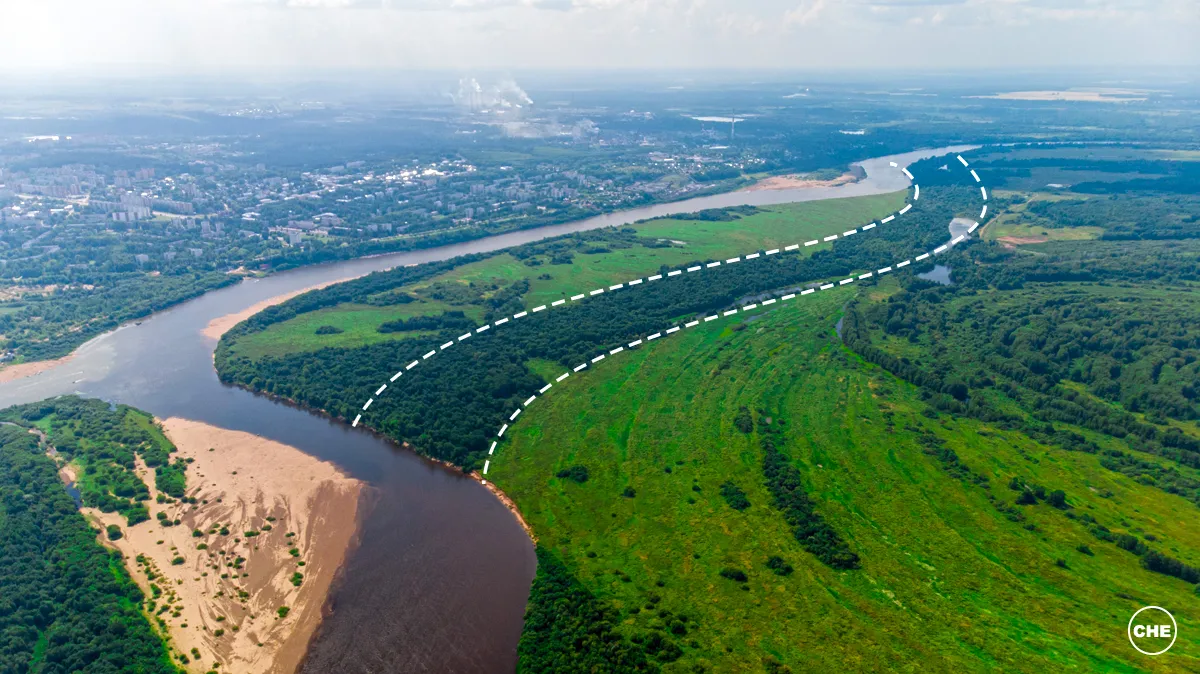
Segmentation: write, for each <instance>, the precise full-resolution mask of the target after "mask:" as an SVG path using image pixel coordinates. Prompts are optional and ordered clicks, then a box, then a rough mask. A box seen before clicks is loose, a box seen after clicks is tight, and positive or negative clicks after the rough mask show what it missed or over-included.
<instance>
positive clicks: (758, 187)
mask: <svg viewBox="0 0 1200 674" xmlns="http://www.w3.org/2000/svg"><path fill="white" fill-rule="evenodd" d="M855 180H857V178H856V177H855V176H854V174H853V173H843V174H842V175H840V176H838V177H836V178H834V179H833V180H813V179H811V178H805V177H804V176H803V175H787V176H771V177H770V178H763V179H762V180H760V181H758V182H756V183H754V184H753V185H750V186H749V187H743V188H742V189H741V190H739V191H740V192H760V191H763V190H802V189H808V188H811V187H837V186H838V185H845V184H846V183H852V182H854V181H855Z"/></svg>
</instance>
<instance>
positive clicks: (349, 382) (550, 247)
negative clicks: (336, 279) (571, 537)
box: [216, 190, 970, 493]
mask: <svg viewBox="0 0 1200 674" xmlns="http://www.w3.org/2000/svg"><path fill="white" fill-rule="evenodd" d="M945 193H946V194H947V195H949V196H950V197H952V198H962V199H969V198H970V193H969V192H968V191H963V193H962V194H958V193H956V192H954V191H952V190H947V191H946V192H945ZM840 201H842V203H846V202H845V201H844V200H840ZM918 203H919V204H922V205H921V206H919V207H917V208H914V209H913V210H912V211H911V212H910V213H909V214H907V215H906V216H905V224H906V226H905V227H899V226H897V227H892V228H881V231H885V232H891V234H890V235H889V236H893V237H898V240H899V241H902V242H903V243H902V244H900V245H905V246H913V247H917V248H920V247H925V248H931V247H932V246H933V245H936V244H937V243H940V242H941V241H942V240H944V238H945V226H946V225H945V223H946V222H947V221H948V220H949V218H950V217H952V215H953V214H954V211H953V210H950V208H949V206H948V205H947V203H946V200H945V199H943V200H942V201H941V202H938V201H937V200H933V199H931V200H925V199H923V200H921V201H920V202H918ZM939 203H940V205H939ZM863 204H865V205H866V207H869V208H871V209H877V208H878V207H879V205H887V206H888V207H889V208H894V207H895V206H896V205H898V201H897V198H896V197H895V196H892V197H888V198H887V199H886V200H884V201H880V200H879V198H871V199H867V200H864V202H863ZM872 204H875V205H874V206H872ZM807 205H808V204H803V205H802V206H807ZM881 212H884V211H881V210H875V211H874V215H876V216H878V215H880V214H881ZM757 217H759V215H751V216H748V217H746V218H744V219H742V220H741V221H739V222H735V223H733V224H735V225H741V226H742V228H743V230H744V231H743V233H742V234H740V235H739V236H740V237H741V238H745V237H746V236H748V235H749V234H747V233H746V232H749V233H753V229H752V227H751V225H752V224H753V222H752V219H753V218H757ZM842 218H843V219H842V220H840V221H838V220H834V219H832V218H831V219H830V220H828V221H822V222H821V223H820V224H819V225H818V226H811V225H808V224H806V223H805V222H803V221H802V222H793V223H792V231H793V233H794V236H795V239H786V240H801V241H802V240H804V239H805V238H810V237H815V236H819V235H820V233H821V232H828V231H845V229H847V228H849V227H851V226H853V225H855V224H861V223H862V222H863V220H865V218H862V219H860V217H859V215H858V214H851V215H843V216H842ZM852 218H853V219H852ZM665 222H668V221H653V222H652V223H651V224H653V225H662V223H665ZM700 222H701V223H702V224H703V225H706V226H707V225H710V226H729V224H730V223H728V222H721V221H700ZM639 231H640V230H635V231H632V232H631V231H627V230H626V229H622V230H615V231H608V232H594V233H589V234H588V236H586V237H583V236H571V237H566V238H564V239H560V240H553V241H547V242H540V243H538V244H534V245H533V246H531V247H528V248H524V249H520V250H518V251H516V252H514V253H513V255H515V256H518V257H520V256H525V257H528V258H529V259H535V258H537V257H538V256H542V257H545V258H546V259H549V257H550V256H552V255H555V254H557V252H558V250H559V248H560V247H569V248H577V247H579V246H590V245H592V244H594V243H595V242H597V241H601V240H604V241H607V245H609V246H611V250H612V251H613V252H612V253H608V254H597V255H598V256H599V255H604V256H606V258H607V259H610V260H619V259H620V256H619V254H620V253H622V252H623V251H634V252H636V251H637V250H638V249H639V248H643V249H644V248H646V246H645V245H644V242H643V243H637V240H638V239H639V238H644V237H640V235H639V234H638V232H639ZM599 237H604V238H603V239H602V238H599ZM843 241H844V243H845V245H844V246H838V247H836V248H834V249H832V250H831V249H829V248H826V247H820V246H813V247H810V248H805V249H803V252H800V253H789V254H786V255H782V254H781V255H773V256H771V257H767V258H763V259H760V260H758V261H755V262H754V263H753V264H738V265H723V266H721V267H717V268H714V269H711V270H706V271H705V273H703V274H685V275H682V276H678V277H674V278H671V279H669V280H667V279H664V280H663V281H661V282H656V283H650V284H645V285H643V286H640V287H637V288H636V290H632V289H631V290H629V292H624V291H622V292H613V293H605V294H603V295H598V296H595V297H591V298H589V299H588V301H586V302H576V303H572V304H568V305H567V306H561V307H558V308H555V309H554V310H552V311H546V312H544V313H540V314H538V316H537V317H536V318H534V319H532V320H517V321H511V322H510V323H509V324H508V325H504V326H503V328H502V329H497V330H494V331H491V332H489V333H486V334H483V335H480V336H478V337H476V338H473V339H470V340H466V341H462V342H460V343H458V344H456V346H455V348H453V349H448V350H446V351H444V352H441V353H439V354H438V357H437V358H432V359H429V360H428V361H426V362H423V363H422V366H421V367H419V368H415V369H412V370H411V371H409V372H407V373H406V375H405V385H404V386H400V387H392V388H391V389H389V391H388V395H385V396H381V397H380V398H379V400H377V401H376V402H375V403H374V406H373V407H372V414H371V417H372V419H373V420H372V421H371V424H372V426H373V427H375V428H377V429H379V430H381V431H383V432H385V433H387V434H388V435H390V436H392V437H393V438H396V439H397V440H402V441H404V442H408V443H410V444H411V445H413V446H415V447H416V448H417V449H418V451H421V452H423V453H425V454H428V455H430V456H433V457H436V458H440V459H445V460H449V461H452V462H454V463H457V464H459V465H462V466H466V467H468V468H479V467H481V466H482V464H483V461H484V458H485V456H486V451H487V448H488V446H489V445H490V442H491V438H492V436H493V434H494V433H495V429H496V428H498V427H499V425H500V422H501V420H502V419H503V418H505V417H507V416H508V415H509V414H511V413H512V409H513V408H514V407H516V406H517V405H518V404H520V402H521V401H523V400H525V399H527V398H528V397H529V395H530V394H532V393H534V392H536V391H537V390H538V389H540V388H542V387H543V386H544V385H545V384H546V377H550V376H555V375H552V374H550V372H552V370H548V369H547V368H546V364H547V363H553V364H556V367H557V368H563V367H572V366H574V365H576V364H578V363H579V362H580V361H581V360H583V359H585V358H591V357H593V356H594V355H596V353H597V352H598V351H599V350H601V349H605V350H607V349H611V348H612V346H613V345H615V344H620V343H626V342H628V341H630V340H632V339H637V338H642V337H645V336H646V335H648V334H650V333H651V332H653V331H655V330H661V329H663V328H664V327H665V326H666V325H669V323H670V322H672V321H675V320H677V319H679V318H682V317H685V316H690V315H696V314H699V313H700V312H711V311H715V310H718V309H722V308H726V307H728V306H729V305H730V304H731V303H732V302H734V301H736V300H737V299H738V298H740V297H745V296H748V295H753V294H755V293H759V292H764V291H769V290H772V289H775V288H778V287H780V285H781V284H801V283H806V282H813V281H816V280H819V279H825V278H829V277H831V276H834V275H837V274H846V273H849V272H850V271H851V270H853V269H862V268H868V267H871V266H875V267H878V266H882V265H883V264H886V263H887V262H888V261H889V260H890V256H889V253H888V251H887V249H886V247H884V246H881V245H880V244H879V240H878V239H877V238H876V239H872V238H870V237H851V238H848V239H844V240H843ZM618 244H620V246H618ZM739 245H748V244H744V243H741V242H739ZM752 249H753V247H748V248H743V249H742V252H745V250H752ZM814 249H815V250H814ZM648 250H652V251H662V250H668V249H666V248H656V247H651V248H649V249H648ZM730 252H732V249H731V250H730ZM681 259H685V260H689V261H695V262H702V261H706V260H708V259H709V258H700V259H697V258H691V257H685V258H681ZM489 261H490V260H475V259H467V260H466V261H465V262H466V265H465V266H464V267H463V269H464V270H466V271H464V272H463V273H464V274H466V273H475V272H476V271H477V267H478V265H480V264H486V263H488V262H489ZM683 264H687V262H684V263H683ZM520 266H521V268H523V269H528V267H526V266H525V265H520ZM574 266H575V265H572V267H574ZM544 267H545V265H542V266H540V267H537V269H538V270H540V269H542V268H544ZM448 269H449V265H448V264H447V265H446V266H445V267H444V268H443V266H441V265H430V269H428V270H424V269H423V268H422V267H415V268H404V269H399V270H395V271H392V272H387V273H383V274H375V275H372V276H370V277H366V278H364V279H360V280H357V281H351V282H349V283H346V284H341V285H338V286H331V287H330V288H326V289H324V290H320V291H316V292H314V293H308V294H305V295H301V296H300V297H297V298H295V299H293V300H291V301H289V302H285V303H284V304H281V305H279V306H277V307H273V308H272V309H268V310H267V311H264V312H263V313H261V314H258V315H257V316H255V317H253V318H252V319H250V320H248V321H247V322H245V323H243V324H241V325H240V326H238V327H237V328H235V329H233V330H231V331H230V332H229V333H226V336H225V337H224V338H223V339H222V341H221V343H220V345H219V346H218V349H217V354H216V364H217V369H218V373H219V374H220V376H221V377H222V379H223V380H224V381H226V382H230V383H239V384H242V385H245V386H249V387H252V388H254V389H257V390H262V391H265V392H268V393H272V394H274V395H278V396H282V397H286V398H291V399H293V400H296V401H297V402H300V403H302V404H305V405H308V406H310V407H313V408H316V409H323V410H326V411H327V412H329V413H330V414H332V415H334V416H338V417H342V418H346V419H352V418H353V417H354V415H355V414H356V413H357V412H359V411H361V410H360V407H361V402H359V401H358V400H356V399H355V397H354V395H353V394H350V393H349V392H351V391H368V390H374V389H375V388H378V386H379V381H380V380H381V378H382V377H384V376H386V374H387V370H388V369H392V368H393V367H394V368H396V369H399V368H400V367H402V366H403V365H404V363H406V362H408V361H410V360H412V359H417V358H420V356H421V354H423V353H426V352H427V351H429V350H431V349H436V348H437V347H438V345H440V344H442V343H445V342H446V341H448V340H454V339H456V338H457V337H458V336H459V335H460V334H462V333H460V332H458V331H457V330H446V331H440V332H438V333H435V334H432V335H428V336H420V337H410V338H408V340H407V341H408V343H406V344H405V346H404V347H403V354H398V353H397V351H398V349H397V347H396V345H395V344H394V343H390V342H382V343H376V344H371V345H368V346H365V347H357V348H322V349H320V350H317V351H313V352H308V351H306V350H305V349H306V347H305V345H304V343H303V342H302V341H301V342H298V343H297V344H296V345H295V346H294V347H292V348H293V352H291V353H288V354H287V355H283V356H276V357H273V356H264V357H262V358H257V359H255V358H251V357H250V356H248V355H246V353H244V352H243V347H242V344H243V341H245V342H246V343H249V344H251V345H253V344H254V343H255V340H258V339H260V338H262V337H263V336H264V335H270V334H272V333H273V332H274V331H275V330H277V329H282V328H285V327H286V324H288V323H290V322H293V321H297V320H303V318H304V316H305V315H306V314H319V313H326V314H328V313H329V312H330V311H335V312H337V311H342V310H343V309H345V310H347V311H355V310H356V309H355V308H354V307H355V306H360V305H366V304H369V303H370V301H372V300H373V298H376V297H378V296H381V295H386V294H388V293H392V292H393V291H400V290H402V291H403V292H404V293H405V294H406V295H408V296H420V295H421V294H422V293H427V292H429V291H428V288H435V292H437V293H438V296H437V297H433V296H430V299H435V300H437V301H440V302H478V304H476V306H477V307H478V308H479V309H480V310H481V311H483V312H487V316H489V317H495V318H499V317H500V316H507V315H511V314H512V313H513V312H515V311H520V310H521V309H522V308H523V307H525V306H528V302H529V300H527V299H526V300H525V301H524V302H522V301H521V299H520V293H519V292H514V293H508V292H505V291H506V290H508V289H511V288H514V287H515V288H517V289H518V290H519V289H520V288H522V287H524V282H526V281H529V279H528V278H517V279H515V280H512V282H511V284H510V285H508V286H503V287H502V288H501V289H499V290H490V288H493V287H498V286H500V285H501V284H499V283H492V284H488V285H486V286H485V285H483V284H482V283H481V282H471V281H466V282H455V283H454V284H453V286H451V284H450V282H449V281H448V280H447V278H448V277H447V276H446V275H445V274H446V272H447V271H448ZM613 269H614V270H619V272H620V274H621V276H615V275H614V276H611V277H608V278H609V279H610V280H612V281H616V280H618V279H619V280H630V277H631V276H635V275H639V274H646V273H648V272H657V271H659V270H660V268H659V267H651V268H649V269H637V270H635V269H634V268H632V267H629V266H628V265H624V266H623V265H614V266H613ZM535 271H536V270H535ZM539 273H540V272H539ZM439 274H442V275H443V276H441V277H438V276H437V275H439ZM435 279H438V280H435ZM535 281H536V277H535V278H534V281H529V284H530V290H529V291H528V292H530V293H532V292H534V290H535V289H536V283H535ZM588 282H589V283H594V282H596V279H594V278H593V279H590V280H589V281H588ZM472 283H474V285H472ZM421 284H424V288H425V289H422V288H419V287H416V286H418V285H421ZM452 289H456V290H458V294H454V293H451V292H450V291H451V290H452ZM585 289H586V288H585V287H580V290H585ZM474 297H481V299H478V300H475V299H470V298H474ZM339 305H340V306H339ZM414 306H418V305H417V303H406V304H404V305H403V308H404V309H405V310H411V309H412V308H413V307H414ZM372 308H374V305H372ZM468 315H469V313H468ZM318 320H320V321H321V322H328V320H329V319H328V316H323V317H322V318H320V319H318ZM378 325H379V324H378V323H375V324H374V326H372V328H371V331H372V333H373V334H379V333H377V332H375V327H377V326H378ZM311 333H312V330H311V329H309V328H308V327H306V328H305V329H303V330H301V331H299V333H298V334H301V335H303V339H310V338H311V337H312V334H311ZM281 334H282V333H281ZM346 334H350V332H349V331H347V333H346ZM402 334H405V333H402ZM342 336H344V335H338V336H337V337H342ZM383 363H392V364H393V365H391V366H388V365H381V364H383ZM478 363H489V366H488V367H486V368H482V367H478V366H477V364H478ZM535 365H536V367H537V371H536V372H535V370H534V369H533V368H534V366H535ZM558 371H559V372H561V371H562V370H561V369H558ZM539 373H541V374H539ZM435 410H436V413H435V412H434V411H435ZM589 468H591V466H589ZM620 491H621V490H618V493H620Z"/></svg>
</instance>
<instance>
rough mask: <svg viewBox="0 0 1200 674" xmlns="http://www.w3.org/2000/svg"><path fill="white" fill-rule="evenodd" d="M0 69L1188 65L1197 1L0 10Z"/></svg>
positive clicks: (311, 0) (281, 0)
mask: <svg viewBox="0 0 1200 674" xmlns="http://www.w3.org/2000/svg"><path fill="white" fill-rule="evenodd" d="M0 25H2V26H4V28H3V29H2V31H0V71H8V72H14V71H15V72H17V73H22V74H25V75H37V74H39V73H42V72H46V71H49V72H68V73H74V74H90V73H94V72H105V71H118V70H119V71H122V72H129V71H135V72H136V71H150V72H156V73H163V72H166V73H181V74H183V73H206V72H225V71H236V70H253V71H272V70H295V69H300V70H304V69H322V70H338V69H367V68H370V69H393V68H394V69H422V70H442V69H450V70H463V69H556V70H561V69H630V68H634V69H654V70H661V69H686V68H704V69H708V68H780V69H798V70H833V69H888V70H892V69H922V70H930V69H936V70H961V69H974V68H987V69H997V68H1001V69H1003V68H1029V67H1035V68H1048V69H1057V68H1073V67H1108V66H1134V67H1142V66H1155V65H1164V66H1200V39H1197V38H1196V37H1195V36H1196V35H1198V34H1200V0H0Z"/></svg>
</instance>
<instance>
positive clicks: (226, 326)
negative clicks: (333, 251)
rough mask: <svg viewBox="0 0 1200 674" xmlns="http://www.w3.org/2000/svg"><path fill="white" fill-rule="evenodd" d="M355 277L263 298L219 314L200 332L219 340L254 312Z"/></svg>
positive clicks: (325, 282)
mask: <svg viewBox="0 0 1200 674" xmlns="http://www.w3.org/2000/svg"><path fill="white" fill-rule="evenodd" d="M354 278H357V277H354V276H348V277H346V278H340V279H334V280H331V281H324V282H321V283H316V284H314V285H311V286H308V287H307V288H300V289H299V290H292V291H289V292H286V293H283V294H280V295H276V296H274V297H268V298H267V299H265V300H262V301H261V302H257V303H255V304H252V305H250V306H248V307H246V308H245V309H242V310H241V311H235V312H233V313H230V314H225V315H224V316H218V317H216V318H214V319H212V320H211V321H209V322H208V325H206V326H204V329H203V330H201V331H200V334H202V335H204V336H205V337H208V338H209V339H214V340H219V339H221V335H223V334H225V333H227V332H229V331H230V330H231V329H232V328H233V326H235V325H237V324H238V323H241V322H242V321H244V320H246V319H247V318H250V317H251V316H253V315H254V314H257V313H258V312H260V311H262V310H263V309H266V308H268V307H273V306H275V305H276V304H283V303H284V302H286V301H288V300H290V299H292V298H293V297H296V296H298V295H303V294H304V293H306V292H310V291H313V290H320V289H321V288H324V287H326V286H331V285H333V284H335V283H343V282H345V281H350V280H353V279H354Z"/></svg>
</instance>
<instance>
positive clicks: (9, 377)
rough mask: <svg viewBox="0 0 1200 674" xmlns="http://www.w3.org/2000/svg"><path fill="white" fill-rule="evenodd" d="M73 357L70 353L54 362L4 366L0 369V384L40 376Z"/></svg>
mask: <svg viewBox="0 0 1200 674" xmlns="http://www.w3.org/2000/svg"><path fill="white" fill-rule="evenodd" d="M74 356H75V354H73V353H72V354H70V355H67V356H63V357H62V358H55V359H54V360H35V361H33V362H32V363H19V364H17V365H9V366H6V367H5V368H3V369H0V384H4V383H6V382H10V381H14V380H17V379H24V378H25V377H32V376H33V375H35V374H41V373H42V372H45V371H46V370H49V369H50V368H53V367H58V366H59V365H62V364H63V363H65V362H67V361H69V360H71V358H73V357H74Z"/></svg>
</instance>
